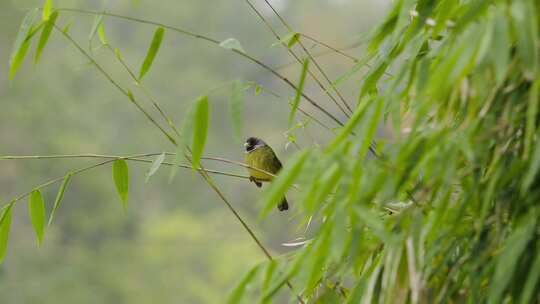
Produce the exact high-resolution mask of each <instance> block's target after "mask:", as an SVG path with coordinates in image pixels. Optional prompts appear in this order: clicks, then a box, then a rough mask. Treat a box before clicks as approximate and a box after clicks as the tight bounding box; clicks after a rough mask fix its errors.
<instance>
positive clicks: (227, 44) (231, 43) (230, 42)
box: [219, 38, 246, 53]
mask: <svg viewBox="0 0 540 304" xmlns="http://www.w3.org/2000/svg"><path fill="white" fill-rule="evenodd" d="M219 46H221V47H222V48H224V49H228V50H236V51H239V52H242V53H246V51H244V48H243V47H242V45H241V44H240V41H238V40H236V39H234V38H229V39H225V40H223V41H221V42H220V43H219Z"/></svg>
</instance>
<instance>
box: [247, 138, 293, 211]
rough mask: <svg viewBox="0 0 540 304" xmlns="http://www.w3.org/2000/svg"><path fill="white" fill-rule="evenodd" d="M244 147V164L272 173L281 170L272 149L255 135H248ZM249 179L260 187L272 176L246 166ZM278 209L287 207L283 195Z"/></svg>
mask: <svg viewBox="0 0 540 304" xmlns="http://www.w3.org/2000/svg"><path fill="white" fill-rule="evenodd" d="M244 147H246V159H245V160H246V165H248V166H250V167H253V168H257V169H260V170H263V171H266V172H269V173H272V174H274V175H275V174H277V173H278V172H279V170H281V167H283V166H282V165H281V162H280V161H279V159H278V158H277V156H276V153H274V150H272V148H270V146H268V145H267V144H266V143H265V142H264V141H263V140H261V139H259V138H257V137H250V138H248V139H247V140H246V142H245V143H244ZM248 172H249V180H250V181H252V182H254V183H255V185H257V187H259V188H260V187H262V183H263V182H269V181H271V180H272V178H273V176H272V175H269V174H266V173H264V172H261V171H257V170H253V169H251V168H248ZM278 209H279V211H285V210H288V209H289V203H287V199H286V198H285V197H283V200H282V201H281V203H279V205H278Z"/></svg>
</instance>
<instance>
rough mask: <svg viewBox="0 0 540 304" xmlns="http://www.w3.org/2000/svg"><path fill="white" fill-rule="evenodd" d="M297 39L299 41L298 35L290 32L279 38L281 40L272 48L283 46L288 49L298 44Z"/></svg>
mask: <svg viewBox="0 0 540 304" xmlns="http://www.w3.org/2000/svg"><path fill="white" fill-rule="evenodd" d="M299 39H300V33H297V32H290V33H288V34H287V35H285V36H283V37H281V39H280V40H279V41H278V42H276V43H273V44H272V46H276V45H281V44H285V45H286V46H287V48H289V49H290V48H292V47H293V46H294V45H295V44H296V43H297V42H298V40H299Z"/></svg>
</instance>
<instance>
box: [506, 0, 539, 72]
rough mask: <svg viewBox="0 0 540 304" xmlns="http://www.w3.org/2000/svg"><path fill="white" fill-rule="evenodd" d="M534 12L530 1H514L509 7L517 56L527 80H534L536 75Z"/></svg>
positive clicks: (536, 48) (536, 41) (536, 39)
mask: <svg viewBox="0 0 540 304" xmlns="http://www.w3.org/2000/svg"><path fill="white" fill-rule="evenodd" d="M536 5H538V4H536ZM535 11H537V10H536V9H535V5H534V3H533V1H532V0H531V1H528V0H515V1H512V4H511V7H510V13H511V16H512V21H513V24H514V28H515V29H516V31H515V33H516V35H517V49H518V54H519V56H520V57H521V63H522V64H523V69H524V70H525V71H526V72H525V74H526V76H527V77H528V78H529V79H534V78H535V77H537V73H538V22H537V20H536V18H535V13H534V12H535Z"/></svg>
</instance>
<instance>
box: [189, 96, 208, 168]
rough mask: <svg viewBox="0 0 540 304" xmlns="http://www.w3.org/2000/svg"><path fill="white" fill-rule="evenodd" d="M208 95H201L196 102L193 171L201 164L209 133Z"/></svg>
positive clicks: (192, 148)
mask: <svg viewBox="0 0 540 304" xmlns="http://www.w3.org/2000/svg"><path fill="white" fill-rule="evenodd" d="M208 112H209V111H208V96H203V97H200V98H199V100H197V102H196V104H195V112H194V121H193V137H192V142H191V153H192V156H191V157H192V159H191V162H192V164H193V171H195V170H196V169H197V168H199V166H200V162H201V156H202V153H203V151H204V145H205V144H206V135H207V133H208V116H209V113H208Z"/></svg>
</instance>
